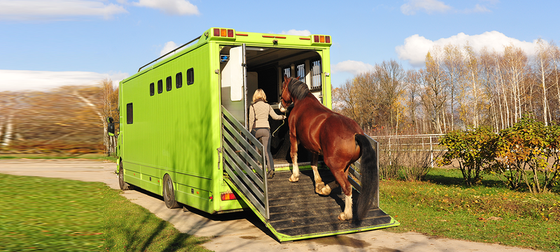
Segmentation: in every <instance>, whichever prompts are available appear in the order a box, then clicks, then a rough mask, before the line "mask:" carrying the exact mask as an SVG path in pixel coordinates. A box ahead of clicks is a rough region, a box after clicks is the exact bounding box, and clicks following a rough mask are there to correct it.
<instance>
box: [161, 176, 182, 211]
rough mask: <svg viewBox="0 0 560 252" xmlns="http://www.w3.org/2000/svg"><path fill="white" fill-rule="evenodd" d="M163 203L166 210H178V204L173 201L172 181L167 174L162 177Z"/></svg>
mask: <svg viewBox="0 0 560 252" xmlns="http://www.w3.org/2000/svg"><path fill="white" fill-rule="evenodd" d="M163 201H165V206H166V207H167V208H178V207H179V203H178V202H177V200H175V189H174V188H173V181H172V180H171V177H169V174H165V176H163Z"/></svg>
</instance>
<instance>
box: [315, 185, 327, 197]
mask: <svg viewBox="0 0 560 252" xmlns="http://www.w3.org/2000/svg"><path fill="white" fill-rule="evenodd" d="M323 188H325V183H323V182H321V183H318V184H317V185H316V186H315V192H316V193H317V194H321V195H323Z"/></svg>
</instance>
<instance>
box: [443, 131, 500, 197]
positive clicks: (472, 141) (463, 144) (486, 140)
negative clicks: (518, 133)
mask: <svg viewBox="0 0 560 252" xmlns="http://www.w3.org/2000/svg"><path fill="white" fill-rule="evenodd" d="M496 139H497V135H496V134H495V133H493V132H492V130H491V129H490V128H487V127H479V128H477V129H473V130H467V131H462V130H455V131H452V132H449V133H448V134H446V135H445V136H444V137H443V138H442V139H441V144H442V145H443V146H445V147H447V152H446V153H445V154H444V155H443V158H442V159H441V161H442V164H451V161H452V160H453V159H455V160H457V161H458V162H459V169H460V170H461V172H462V174H463V179H464V181H465V183H466V184H467V185H468V186H471V185H473V184H476V183H479V182H480V181H481V179H482V175H481V172H482V170H483V169H484V167H485V166H488V164H489V163H491V162H492V161H493V160H494V155H495V152H494V149H495V145H496Z"/></svg>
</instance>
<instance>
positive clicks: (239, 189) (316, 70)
mask: <svg viewBox="0 0 560 252" xmlns="http://www.w3.org/2000/svg"><path fill="white" fill-rule="evenodd" d="M331 45H332V38H331V37H330V36H328V35H320V34H313V35H309V36H298V35H279V34H268V33H253V32H240V31H236V30H235V29H230V28H211V29H209V30H207V31H205V32H204V33H203V34H202V35H201V36H200V37H197V38H195V39H193V40H192V41H190V42H189V43H186V44H185V45H183V46H181V47H179V48H178V49H176V50H175V51H173V52H172V53H170V54H168V55H164V57H160V58H159V59H156V60H154V61H152V62H150V63H148V64H146V65H144V66H142V67H141V68H140V69H139V70H138V73H136V74H134V75H132V76H130V77H129V78H127V79H124V80H122V81H121V82H120V84H119V104H120V117H121V118H120V122H121V125H120V132H119V135H118V147H117V149H118V161H117V162H118V165H117V173H118V178H119V184H120V186H121V189H123V190H124V189H128V188H131V187H138V188H142V189H144V190H147V191H150V192H152V193H155V194H158V195H162V196H163V199H164V202H165V204H166V206H167V207H169V208H174V207H179V206H180V205H186V206H189V207H192V208H196V209H199V210H201V211H204V212H207V213H211V214H220V213H227V212H234V211H242V210H245V209H250V210H252V211H253V212H255V214H256V215H257V216H258V217H259V218H260V219H261V220H262V221H263V222H264V223H265V225H266V226H267V227H268V228H269V229H270V230H271V231H272V233H273V234H274V235H275V236H276V238H277V239H278V240H279V241H289V240H298V239H305V238H313V237H321V236H328V235H334V234H342V233H352V232H358V231H364V230H372V229H379V228H384V227H390V226H396V225H398V222H397V221H396V220H394V219H393V218H392V217H391V216H389V215H387V214H385V213H384V212H383V211H382V210H381V209H379V199H378V195H377V199H375V200H376V204H375V206H374V208H373V209H372V214H371V215H372V217H371V218H370V221H366V220H364V221H362V222H361V223H353V222H340V221H338V220H330V219H329V218H330V217H328V216H329V214H330V213H329V212H328V211H325V212H323V213H309V212H306V209H305V206H303V208H302V209H292V208H290V206H291V205H293V202H292V201H293V200H298V199H299V200H301V201H303V202H309V203H310V204H325V208H335V209H334V211H333V212H334V214H335V215H336V214H337V212H338V211H339V209H340V203H339V201H340V200H339V199H337V197H336V195H335V196H333V197H320V196H318V195H315V194H314V191H313V190H312V189H311V190H307V189H306V188H300V187H302V186H303V187H305V183H304V182H299V183H297V185H295V184H293V185H292V184H289V182H288V179H287V177H286V178H285V179H284V178H283V176H282V172H281V171H282V170H284V171H289V169H290V167H291V160H290V158H289V151H288V148H289V137H287V134H288V126H287V123H284V122H282V121H271V133H272V132H273V131H274V135H273V137H272V145H271V146H272V147H271V149H272V152H273V156H274V163H275V167H276V170H277V171H279V172H277V176H276V177H275V178H274V179H267V177H266V176H265V174H266V168H265V167H263V165H262V164H264V156H263V155H262V153H263V146H262V144H261V143H260V142H259V141H258V140H257V139H255V137H254V136H253V135H251V133H250V132H248V130H247V129H248V125H247V124H248V122H247V121H248V111H249V106H250V105H251V101H252V95H253V93H254V91H255V90H257V89H258V88H261V89H263V90H264V91H265V93H266V94H267V97H268V102H269V103H270V104H271V105H272V107H273V108H276V109H277V108H278V105H277V104H278V102H279V96H280V94H281V91H282V90H281V88H282V87H281V84H282V80H283V77H284V76H292V77H299V78H300V80H302V81H304V82H305V83H306V84H307V85H308V87H309V89H310V91H311V92H312V93H313V94H314V95H315V96H316V97H317V99H319V101H321V103H322V104H324V105H325V106H327V107H329V108H330V107H331V103H332V102H331V81H330V46H331ZM277 113H280V112H277ZM288 116H289V114H288ZM370 141H371V142H372V144H373V146H374V148H376V146H377V143H376V142H375V141H373V140H371V139H370ZM376 150H377V149H376ZM302 151H303V152H305V150H302ZM300 156H302V157H304V156H305V154H303V155H300ZM308 161H309V160H305V158H302V160H301V163H299V165H300V167H302V166H303V167H305V166H306V165H309V163H308ZM298 162H300V160H298ZM357 166H358V168H356V169H351V170H352V172H351V177H352V178H353V180H354V184H353V185H354V188H355V190H356V191H358V192H359V189H360V184H359V172H356V170H359V164H357ZM323 171H324V172H326V174H328V170H327V169H323ZM285 174H289V172H285ZM304 174H305V173H304ZM325 180H326V179H325ZM308 182H309V183H311V184H312V179H309V181H308ZM333 195H334V192H333ZM310 198H312V199H314V200H317V201H313V200H310ZM290 202H292V203H290ZM298 205H299V204H298ZM336 208H338V209H336ZM290 213H291V214H290ZM294 218H295V219H294ZM335 219H336V216H335ZM317 221H327V222H326V223H323V224H318V222H317Z"/></svg>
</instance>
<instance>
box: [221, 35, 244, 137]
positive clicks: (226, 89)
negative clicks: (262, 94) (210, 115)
mask: <svg viewBox="0 0 560 252" xmlns="http://www.w3.org/2000/svg"><path fill="white" fill-rule="evenodd" d="M222 53H223V54H222V55H220V62H221V64H220V68H221V73H222V74H221V83H222V105H223V106H224V107H225V108H226V109H227V110H228V111H230V112H231V114H232V115H233V116H234V117H235V119H237V120H238V121H239V122H241V123H242V124H243V125H245V126H246V125H247V115H246V113H245V111H247V106H248V105H247V102H248V101H249V100H250V99H248V98H247V88H246V87H247V84H246V83H247V64H246V62H245V44H243V46H239V47H232V48H230V49H229V51H224V52H222Z"/></svg>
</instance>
